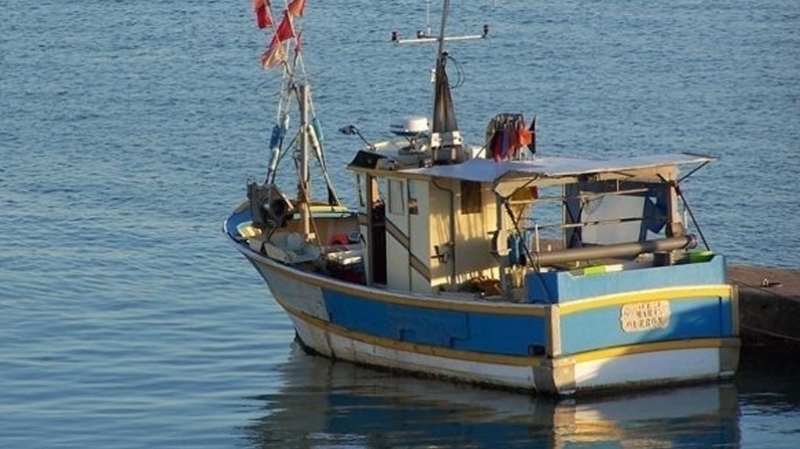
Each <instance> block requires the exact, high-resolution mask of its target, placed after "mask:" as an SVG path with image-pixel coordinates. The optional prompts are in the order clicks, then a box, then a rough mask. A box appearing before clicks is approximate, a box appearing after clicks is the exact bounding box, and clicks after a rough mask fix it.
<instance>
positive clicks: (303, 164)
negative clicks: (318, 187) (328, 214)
mask: <svg viewBox="0 0 800 449" xmlns="http://www.w3.org/2000/svg"><path fill="white" fill-rule="evenodd" d="M296 89H297V95H298V103H299V106H300V180H299V184H298V186H297V198H298V200H299V202H300V204H299V206H300V219H301V221H302V224H303V238H304V239H305V240H308V239H310V238H311V237H312V236H311V214H310V210H309V206H308V197H309V189H310V188H311V186H310V185H309V176H308V146H309V138H308V126H309V125H308V103H309V101H308V97H309V87H308V84H300V85H298V86H297V87H296Z"/></svg>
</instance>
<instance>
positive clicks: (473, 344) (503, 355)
mask: <svg viewBox="0 0 800 449" xmlns="http://www.w3.org/2000/svg"><path fill="white" fill-rule="evenodd" d="M243 218H244V217H243V216H242V217H238V218H237V217H236V216H233V217H232V218H231V219H230V220H229V222H228V223H227V224H226V229H235V228H236V225H237V220H241V219H243ZM228 234H229V235H230V236H233V235H234V234H233V233H232V232H228ZM236 246H237V247H238V248H239V250H240V251H241V252H242V253H243V254H244V255H245V257H247V259H248V260H250V261H251V262H252V263H253V265H254V266H255V267H256V269H257V270H258V271H259V273H260V274H261V275H262V276H263V277H264V279H265V281H266V282H267V284H268V285H269V287H270V290H271V292H272V295H273V297H274V298H275V299H276V300H277V301H278V303H279V304H280V305H281V306H282V307H283V308H284V309H286V311H287V312H288V314H289V316H290V317H291V318H292V320H293V322H294V324H295V328H296V329H297V331H298V334H299V336H300V338H301V340H302V341H303V343H304V344H305V345H307V346H308V347H310V348H311V349H313V350H315V351H317V352H319V353H321V354H323V355H325V356H329V357H335V358H342V359H346V360H351V361H354V362H359V363H365V364H370V365H378V366H383V367H388V368H398V369H404V370H409V371H414V372H420V373H425V374H431V375H437V376H445V377H450V378H455V379H459V380H465V381H470V382H478V383H485V384H489V385H496V386H501V387H511V388H522V389H529V390H535V391H539V392H546V393H555V394H571V393H575V392H580V391H588V390H599V389H609V388H623V387H630V386H642V385H663V384H670V383H679V382H690V381H698V380H710V379H717V378H725V377H730V376H731V375H733V373H734V372H735V369H736V365H737V363H738V345H739V343H738V336H737V333H738V332H737V329H738V325H737V320H738V316H737V304H736V294H735V291H734V289H733V288H732V287H731V286H729V285H727V284H726V283H725V279H724V271H725V270H724V260H723V259H722V258H721V257H719V256H717V257H715V258H714V259H712V260H710V261H708V262H703V263H697V264H692V266H688V265H687V266H672V267H658V268H654V269H653V271H652V272H649V273H648V272H647V270H638V271H639V273H634V275H633V276H632V275H630V273H626V272H624V271H623V272H619V273H606V274H603V275H601V276H586V277H584V278H583V279H580V277H579V276H578V277H576V276H572V275H570V276H565V274H564V273H561V272H560V273H552V274H553V279H549V280H547V281H548V282H551V287H553V288H551V289H550V293H551V295H552V296H551V297H550V298H549V300H548V301H533V300H532V301H529V302H528V303H522V304H520V303H511V302H490V301H486V300H481V299H478V298H476V297H473V296H466V295H465V296H463V297H455V296H453V297H450V296H447V297H445V296H441V295H417V294H409V293H407V292H399V291H389V290H386V289H383V288H377V287H367V286H364V285H359V284H356V283H350V282H344V281H342V280H339V279H334V278H331V277H327V276H324V275H321V274H315V273H311V272H307V271H303V270H300V269H298V268H295V267H293V266H291V265H286V264H282V263H279V262H276V261H274V260H271V259H269V258H267V257H265V256H263V255H262V254H259V253H258V252H255V251H253V250H251V249H250V247H249V246H247V245H246V244H245V243H241V242H237V243H236ZM686 267H689V268H688V269H687V268H686ZM673 268H674V270H673ZM567 274H568V273H567ZM559 276H560V277H561V278H562V279H559V278H558V277H559ZM720 276H722V277H721V278H720ZM581 281H585V285H580V283H581ZM648 282H649V283H650V284H648ZM581 289H583V290H582V291H581ZM577 291H580V294H576V292H577ZM565 292H566V293H565ZM534 294H535V292H534ZM532 298H533V296H532ZM534 299H535V298H534Z"/></svg>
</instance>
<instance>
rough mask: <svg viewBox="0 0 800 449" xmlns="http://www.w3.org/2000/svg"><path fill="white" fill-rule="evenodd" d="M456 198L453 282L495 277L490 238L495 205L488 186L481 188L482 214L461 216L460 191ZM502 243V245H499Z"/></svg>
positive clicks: (493, 224)
mask: <svg viewBox="0 0 800 449" xmlns="http://www.w3.org/2000/svg"><path fill="white" fill-rule="evenodd" d="M460 184H461V183H457V185H456V187H457V188H458V192H459V195H457V197H456V201H455V204H456V214H455V216H456V218H457V219H456V236H457V237H456V241H455V264H456V273H457V276H456V282H457V283H463V282H467V281H469V280H470V279H472V278H474V277H476V276H486V277H490V278H497V277H498V273H499V271H498V269H497V265H498V264H497V261H496V260H495V259H494V258H493V257H492V256H491V250H492V236H491V235H490V234H489V232H491V231H494V230H495V222H496V211H497V205H496V203H495V195H494V193H493V192H492V190H491V187H490V186H489V185H488V184H484V185H482V186H481V211H480V212H476V213H462V210H461V204H462V203H461V189H460ZM502 243H504V242H502Z"/></svg>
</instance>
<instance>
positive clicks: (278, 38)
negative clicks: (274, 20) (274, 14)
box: [269, 11, 294, 47]
mask: <svg viewBox="0 0 800 449" xmlns="http://www.w3.org/2000/svg"><path fill="white" fill-rule="evenodd" d="M293 36H294V29H292V21H291V19H289V13H288V12H286V11H284V12H283V20H281V24H280V25H278V28H277V29H276V30H275V35H274V36H272V41H271V42H270V43H269V46H270V47H272V45H273V44H275V43H280V42H283V41H285V40H286V39H289V38H290V37H293Z"/></svg>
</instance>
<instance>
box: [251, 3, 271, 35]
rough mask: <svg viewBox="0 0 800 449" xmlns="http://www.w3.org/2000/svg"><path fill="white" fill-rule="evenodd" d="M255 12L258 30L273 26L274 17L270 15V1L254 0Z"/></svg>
mask: <svg viewBox="0 0 800 449" xmlns="http://www.w3.org/2000/svg"><path fill="white" fill-rule="evenodd" d="M253 11H255V13H256V23H257V24H258V28H260V29H264V28H266V27H268V26H270V25H272V17H270V14H269V0H253Z"/></svg>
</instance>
